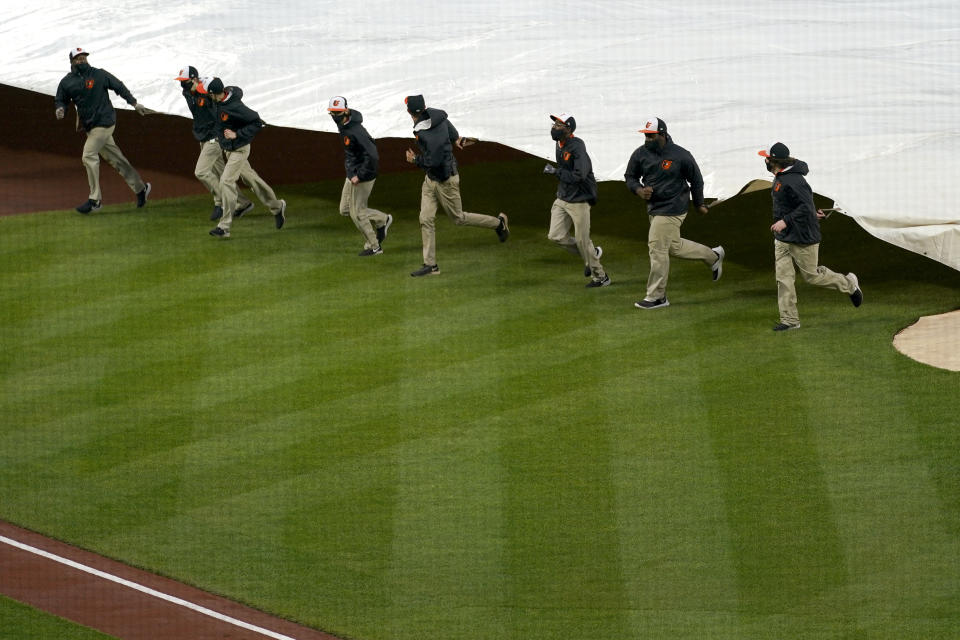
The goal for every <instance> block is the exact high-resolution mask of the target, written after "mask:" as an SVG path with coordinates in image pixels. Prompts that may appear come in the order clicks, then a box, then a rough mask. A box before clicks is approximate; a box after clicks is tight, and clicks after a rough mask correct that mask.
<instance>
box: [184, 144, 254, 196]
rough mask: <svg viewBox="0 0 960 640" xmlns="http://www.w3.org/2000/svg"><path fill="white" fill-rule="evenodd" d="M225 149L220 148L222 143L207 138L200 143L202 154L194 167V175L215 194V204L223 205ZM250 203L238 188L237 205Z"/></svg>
mask: <svg viewBox="0 0 960 640" xmlns="http://www.w3.org/2000/svg"><path fill="white" fill-rule="evenodd" d="M224 164H225V163H224V161H223V150H221V149H220V143H218V142H217V141H216V139H213V140H207V141H206V142H201V143H200V155H199V156H198V157H197V166H196V167H194V169H193V175H195V176H197V180H199V181H200V183H201V184H203V186H205V187H206V188H207V190H208V191H209V192H210V193H211V194H213V204H214V206H217V207H221V206H223V200H222V199H221V198H220V176H221V175H223V167H224ZM248 204H250V201H249V200H248V199H247V197H246V196H245V195H243V192H242V191H240V190H237V206H238V207H246V206H247V205H248Z"/></svg>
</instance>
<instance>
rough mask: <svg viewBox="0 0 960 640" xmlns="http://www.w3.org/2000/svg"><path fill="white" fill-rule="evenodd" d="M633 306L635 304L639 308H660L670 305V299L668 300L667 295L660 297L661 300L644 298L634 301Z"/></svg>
mask: <svg viewBox="0 0 960 640" xmlns="http://www.w3.org/2000/svg"><path fill="white" fill-rule="evenodd" d="M633 306H635V307H636V308H637V309H659V308H660V307H669V306H670V301H669V300H667V297H666V296H664V297H662V298H660V299H659V300H647V299H646V298H644V299H643V300H640V301H639V302H634V303H633Z"/></svg>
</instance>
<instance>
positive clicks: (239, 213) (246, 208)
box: [233, 202, 253, 218]
mask: <svg viewBox="0 0 960 640" xmlns="http://www.w3.org/2000/svg"><path fill="white" fill-rule="evenodd" d="M251 209H253V203H252V202H248V203H247V204H242V205H240V206H239V207H237V208H236V209H234V211H233V217H234V218H242V217H243V214H245V213H249V212H250V210H251Z"/></svg>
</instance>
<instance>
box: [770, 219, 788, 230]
mask: <svg viewBox="0 0 960 640" xmlns="http://www.w3.org/2000/svg"><path fill="white" fill-rule="evenodd" d="M786 228H787V223H786V222H784V221H783V220H777V221H776V222H774V223H773V224H772V225H770V231H773V232H774V233H780V232H781V231H783V230H784V229H786Z"/></svg>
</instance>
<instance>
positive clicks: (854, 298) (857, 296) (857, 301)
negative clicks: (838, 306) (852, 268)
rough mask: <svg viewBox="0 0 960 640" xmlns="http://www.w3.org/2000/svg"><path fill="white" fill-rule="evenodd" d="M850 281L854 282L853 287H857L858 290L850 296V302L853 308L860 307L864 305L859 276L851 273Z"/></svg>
mask: <svg viewBox="0 0 960 640" xmlns="http://www.w3.org/2000/svg"><path fill="white" fill-rule="evenodd" d="M849 275H850V279H851V280H853V286H854V287H856V290H855V291H854V292H853V293H851V294H850V302H852V303H853V306H855V307H859V306H860V305H862V304H863V291H860V281H859V280H858V279H857V274H855V273H851V274H849Z"/></svg>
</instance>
